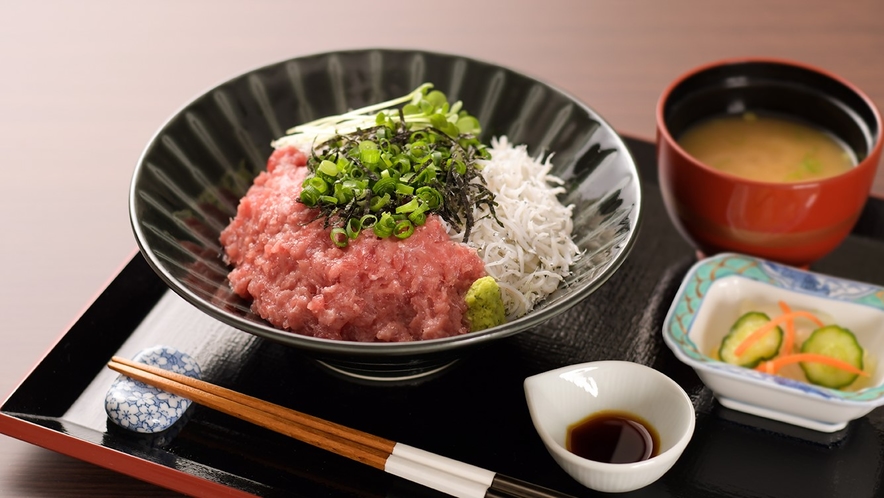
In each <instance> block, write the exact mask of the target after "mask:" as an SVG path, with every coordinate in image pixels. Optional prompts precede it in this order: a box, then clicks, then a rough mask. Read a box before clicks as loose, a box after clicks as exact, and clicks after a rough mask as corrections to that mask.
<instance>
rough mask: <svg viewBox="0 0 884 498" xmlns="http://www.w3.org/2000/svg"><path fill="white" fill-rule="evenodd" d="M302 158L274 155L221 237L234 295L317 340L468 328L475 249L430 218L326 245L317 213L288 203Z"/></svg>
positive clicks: (394, 337) (400, 337) (294, 153)
mask: <svg viewBox="0 0 884 498" xmlns="http://www.w3.org/2000/svg"><path fill="white" fill-rule="evenodd" d="M306 159H307V158H306V156H305V155H304V153H303V152H301V151H300V150H299V149H297V148H295V147H284V148H280V149H277V150H276V151H275V152H274V153H273V155H271V157H270V159H269V160H268V162H267V171H266V172H262V173H261V174H260V175H258V177H257V178H256V179H255V182H254V184H253V185H252V187H251V188H250V189H249V191H248V193H247V194H246V196H245V197H243V199H242V200H241V201H240V204H239V208H238V210H237V214H236V217H235V218H234V219H233V220H232V221H231V223H230V225H229V226H228V227H227V228H226V229H225V230H224V231H223V232H222V233H221V243H222V245H223V246H224V249H225V253H226V258H227V261H228V263H230V264H232V265H233V266H234V269H233V270H232V271H231V272H230V275H229V279H230V285H231V287H232V288H233V290H234V292H236V293H237V294H239V295H240V296H243V297H245V298H251V299H252V310H253V311H254V312H255V313H257V314H258V315H260V316H261V317H262V318H264V319H265V320H267V321H268V322H270V323H272V324H273V325H275V326H276V327H279V328H282V329H286V330H290V331H292V332H295V333H298V334H304V335H309V336H315V337H322V338H326V339H337V340H346V341H363V342H369V341H384V342H398V341H414V340H423V339H437V338H442V337H449V336H454V335H458V334H463V333H466V332H469V324H468V323H467V321H466V320H465V318H464V315H465V312H466V302H465V301H464V296H465V294H466V292H467V290H468V289H469V287H470V285H471V284H472V283H473V282H474V281H475V280H477V279H479V278H481V277H483V276H485V275H486V272H485V266H484V262H483V261H482V259H480V258H479V256H478V255H477V253H476V250H475V249H473V248H470V247H467V246H466V245H464V244H462V243H459V242H455V241H452V240H451V238H450V237H449V235H448V233H447V232H446V230H445V227H443V225H442V223H441V222H440V220H439V219H438V218H437V217H436V216H429V217H428V218H427V222H426V224H424V225H422V226H420V227H417V228H416V229H415V231H414V234H413V235H412V236H411V237H408V238H407V239H401V240H400V239H397V238H395V237H390V238H385V239H381V238H379V237H377V236H375V235H374V234H373V233H372V232H371V231H370V230H365V231H363V232H362V233H361V234H360V235H359V236H358V237H357V238H356V239H355V240H353V241H351V242H350V244H349V245H348V246H347V247H345V248H340V247H338V246H336V245H335V244H334V243H333V242H332V240H331V238H330V236H329V230H330V229H329V228H327V227H324V220H323V219H321V218H318V217H317V214H318V212H317V211H316V210H314V209H311V208H308V207H306V206H305V205H303V204H301V203H300V202H298V201H297V197H298V194H299V193H300V191H301V184H302V182H303V181H304V179H305V178H306V176H307V174H308V172H309V171H308V169H307V168H306V167H304V166H305V165H306V162H307V161H306Z"/></svg>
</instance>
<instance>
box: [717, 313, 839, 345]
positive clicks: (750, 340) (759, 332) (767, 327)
mask: <svg viewBox="0 0 884 498" xmlns="http://www.w3.org/2000/svg"><path fill="white" fill-rule="evenodd" d="M795 318H807V319H808V320H811V321H812V322H814V323H816V324H817V325H819V326H820V327H825V325H826V324H824V323H823V322H822V320H820V319H819V318H817V317H816V315H814V314H813V313H811V312H809V311H793V312H791V313H785V314H782V315H780V316H778V317H776V318H773V319H771V321H769V322H767V323H765V324H764V325H762V326H761V327H758V328H757V329H755V332H752V333H751V334H749V337H747V338H745V339H743V342H741V343H740V345H739V346H737V348H736V349H734V354H735V355H737V356H740V355H742V354H743V353H745V352H746V350H747V349H749V347H750V346H752V345H753V344H755V343H756V342H758V340H759V339H761V338H762V337H763V336H764V334H766V333H768V332H769V331H771V330H772V329H773V328H774V327H776V326H777V325H779V324H781V323H783V322H785V321H787V320H792V319H795Z"/></svg>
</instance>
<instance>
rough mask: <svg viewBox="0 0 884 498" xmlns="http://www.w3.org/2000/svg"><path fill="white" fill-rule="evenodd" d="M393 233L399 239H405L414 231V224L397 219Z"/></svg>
mask: <svg viewBox="0 0 884 498" xmlns="http://www.w3.org/2000/svg"><path fill="white" fill-rule="evenodd" d="M393 233H394V234H395V235H396V237H398V238H400V239H407V238H408V237H411V234H413V233H414V225H413V224H412V223H411V222H410V221H408V220H400V221H397V222H396V229H395V230H394V231H393Z"/></svg>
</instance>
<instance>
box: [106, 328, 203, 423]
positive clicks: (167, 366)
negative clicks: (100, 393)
mask: <svg viewBox="0 0 884 498" xmlns="http://www.w3.org/2000/svg"><path fill="white" fill-rule="evenodd" d="M133 359H134V360H135V361H138V362H141V363H146V364H148V365H153V366H156V367H159V368H162V369H163V370H168V371H171V372H176V373H180V374H183V375H187V376H188V377H193V378H195V379H199V378H200V376H201V372H200V366H199V365H198V364H197V362H196V361H195V360H194V359H193V358H191V357H190V356H189V355H187V354H185V353H182V352H180V351H178V350H177V349H174V348H170V347H166V346H156V347H153V348H150V349H145V350H142V351H141V352H139V353H138V354H137V355H136V356H135V358H133ZM191 403H192V402H191V401H190V400H189V399H187V398H182V397H181V396H177V395H174V394H170V393H167V392H165V391H162V390H160V389H158V388H156V387H153V386H149V385H147V384H145V383H143V382H140V381H136V380H132V379H130V378H129V377H126V376H125V375H120V376H119V377H117V380H115V381H114V383H113V384H112V385H111V387H110V389H109V390H108V392H107V396H106V398H105V404H104V409H105V411H106V412H107V416H108V418H110V420H111V421H112V422H113V423H115V424H116V425H118V426H120V427H122V428H124V429H127V430H130V431H134V432H138V433H142V434H156V433H159V432H163V431H165V430H167V429H169V428H170V427H172V426H173V425H175V423H176V422H178V420H180V419H181V418H182V417H183V416H184V414H185V412H187V409H188V408H190V405H191Z"/></svg>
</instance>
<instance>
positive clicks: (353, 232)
mask: <svg viewBox="0 0 884 498" xmlns="http://www.w3.org/2000/svg"><path fill="white" fill-rule="evenodd" d="M344 231H345V232H346V233H347V237H350V238H351V239H355V238H356V237H358V236H359V232H360V231H362V222H361V221H360V219H359V218H350V219H349V220H347V227H346V229H345V230H344Z"/></svg>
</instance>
